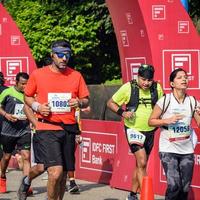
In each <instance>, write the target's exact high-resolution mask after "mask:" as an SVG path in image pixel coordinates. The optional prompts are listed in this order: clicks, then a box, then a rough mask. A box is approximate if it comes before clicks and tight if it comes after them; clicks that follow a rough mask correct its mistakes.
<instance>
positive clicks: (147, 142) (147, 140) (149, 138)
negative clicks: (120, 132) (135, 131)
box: [125, 126, 156, 155]
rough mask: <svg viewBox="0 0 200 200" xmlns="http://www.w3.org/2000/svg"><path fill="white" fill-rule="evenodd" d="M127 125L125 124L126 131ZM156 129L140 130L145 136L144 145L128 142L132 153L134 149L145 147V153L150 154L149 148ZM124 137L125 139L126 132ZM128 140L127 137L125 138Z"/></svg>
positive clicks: (151, 145)
mask: <svg viewBox="0 0 200 200" xmlns="http://www.w3.org/2000/svg"><path fill="white" fill-rule="evenodd" d="M127 129H128V127H126V126H125V132H126V131H127ZM155 131H156V130H153V131H140V132H141V133H143V134H144V135H145V136H146V138H145V141H144V145H143V146H140V145H138V144H131V145H130V144H129V143H128V145H129V147H130V150H131V152H132V153H135V152H136V151H138V150H140V149H143V148H144V149H145V151H146V154H147V155H150V153H151V150H152V148H153V144H154V133H155ZM126 139H127V134H126ZM127 141H128V139H127Z"/></svg>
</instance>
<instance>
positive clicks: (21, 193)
mask: <svg viewBox="0 0 200 200" xmlns="http://www.w3.org/2000/svg"><path fill="white" fill-rule="evenodd" d="M25 178H26V176H25V177H24V178H23V179H22V182H21V185H20V187H19V190H18V192H17V196H18V198H19V200H26V198H27V196H28V191H29V188H30V186H31V185H27V184H25V182H24V179H25Z"/></svg>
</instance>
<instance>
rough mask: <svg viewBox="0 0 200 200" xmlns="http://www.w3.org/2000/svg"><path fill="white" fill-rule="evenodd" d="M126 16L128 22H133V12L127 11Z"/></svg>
mask: <svg viewBox="0 0 200 200" xmlns="http://www.w3.org/2000/svg"><path fill="white" fill-rule="evenodd" d="M126 18H127V21H128V24H133V18H132V15H131V13H129V12H128V13H126Z"/></svg>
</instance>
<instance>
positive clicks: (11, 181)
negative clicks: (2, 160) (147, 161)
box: [0, 170, 164, 200]
mask: <svg viewBox="0 0 200 200" xmlns="http://www.w3.org/2000/svg"><path fill="white" fill-rule="evenodd" d="M44 175H45V174H44ZM44 175H41V176H40V177H38V178H37V179H35V180H34V181H33V183H32V186H33V191H34V195H33V196H32V197H28V198H27V200H45V199H46V183H47V181H45V180H42V177H43V176H44ZM21 178H22V173H21V171H18V170H9V172H8V173H7V189H8V192H7V193H6V194H0V199H1V200H15V199H16V200H17V194H16V191H17V189H18V187H19V183H20V180H21ZM77 183H78V185H79V186H80V190H81V192H80V194H74V195H71V194H69V193H68V192H66V193H65V196H64V200H67V199H68V200H69V199H70V200H94V199H95V200H125V199H126V196H127V194H128V192H127V191H123V190H118V189H111V188H110V186H108V185H104V184H97V183H91V182H87V181H82V180H77ZM155 198H156V200H164V197H160V196H156V197H155Z"/></svg>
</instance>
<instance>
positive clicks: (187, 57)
mask: <svg viewBox="0 0 200 200" xmlns="http://www.w3.org/2000/svg"><path fill="white" fill-rule="evenodd" d="M177 68H182V69H184V70H185V71H186V72H187V74H188V79H189V89H199V88H200V83H199V78H200V63H199V50H196V49H192V50H188V49H185V50H184V49H183V50H168V49H166V50H163V87H164V89H165V90H169V89H170V85H169V76H170V74H171V72H172V71H173V70H175V69H177Z"/></svg>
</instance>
